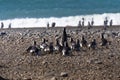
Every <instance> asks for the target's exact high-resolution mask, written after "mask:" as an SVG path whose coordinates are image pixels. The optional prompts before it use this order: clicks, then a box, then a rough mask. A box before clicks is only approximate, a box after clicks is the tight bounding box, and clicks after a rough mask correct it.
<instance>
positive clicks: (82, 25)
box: [82, 18, 85, 27]
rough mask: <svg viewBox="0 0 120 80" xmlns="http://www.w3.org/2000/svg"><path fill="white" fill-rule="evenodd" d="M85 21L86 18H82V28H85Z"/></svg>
mask: <svg viewBox="0 0 120 80" xmlns="http://www.w3.org/2000/svg"><path fill="white" fill-rule="evenodd" d="M84 20H85V19H84V18H82V27H84Z"/></svg>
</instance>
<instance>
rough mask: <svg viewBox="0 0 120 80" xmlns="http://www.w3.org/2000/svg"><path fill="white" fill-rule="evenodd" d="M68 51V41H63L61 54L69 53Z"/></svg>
mask: <svg viewBox="0 0 120 80" xmlns="http://www.w3.org/2000/svg"><path fill="white" fill-rule="evenodd" d="M69 51H70V47H69V46H68V43H67V42H64V46H63V49H62V55H63V56H66V55H69Z"/></svg>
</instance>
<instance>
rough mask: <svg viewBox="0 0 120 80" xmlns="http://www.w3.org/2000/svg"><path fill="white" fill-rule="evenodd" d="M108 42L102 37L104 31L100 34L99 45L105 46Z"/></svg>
mask: <svg viewBox="0 0 120 80" xmlns="http://www.w3.org/2000/svg"><path fill="white" fill-rule="evenodd" d="M107 43H108V41H107V39H105V38H104V33H102V34H101V44H100V45H101V46H106V45H107Z"/></svg>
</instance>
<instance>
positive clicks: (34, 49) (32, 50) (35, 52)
mask: <svg viewBox="0 0 120 80" xmlns="http://www.w3.org/2000/svg"><path fill="white" fill-rule="evenodd" d="M26 51H27V52H29V53H31V54H32V55H39V54H40V49H39V48H38V47H37V46H36V41H33V45H32V46H29V47H28V48H27V50H26Z"/></svg>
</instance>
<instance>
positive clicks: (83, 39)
mask: <svg viewBox="0 0 120 80" xmlns="http://www.w3.org/2000/svg"><path fill="white" fill-rule="evenodd" d="M80 46H81V47H87V41H86V40H85V38H84V36H82V40H81V43H80Z"/></svg>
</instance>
